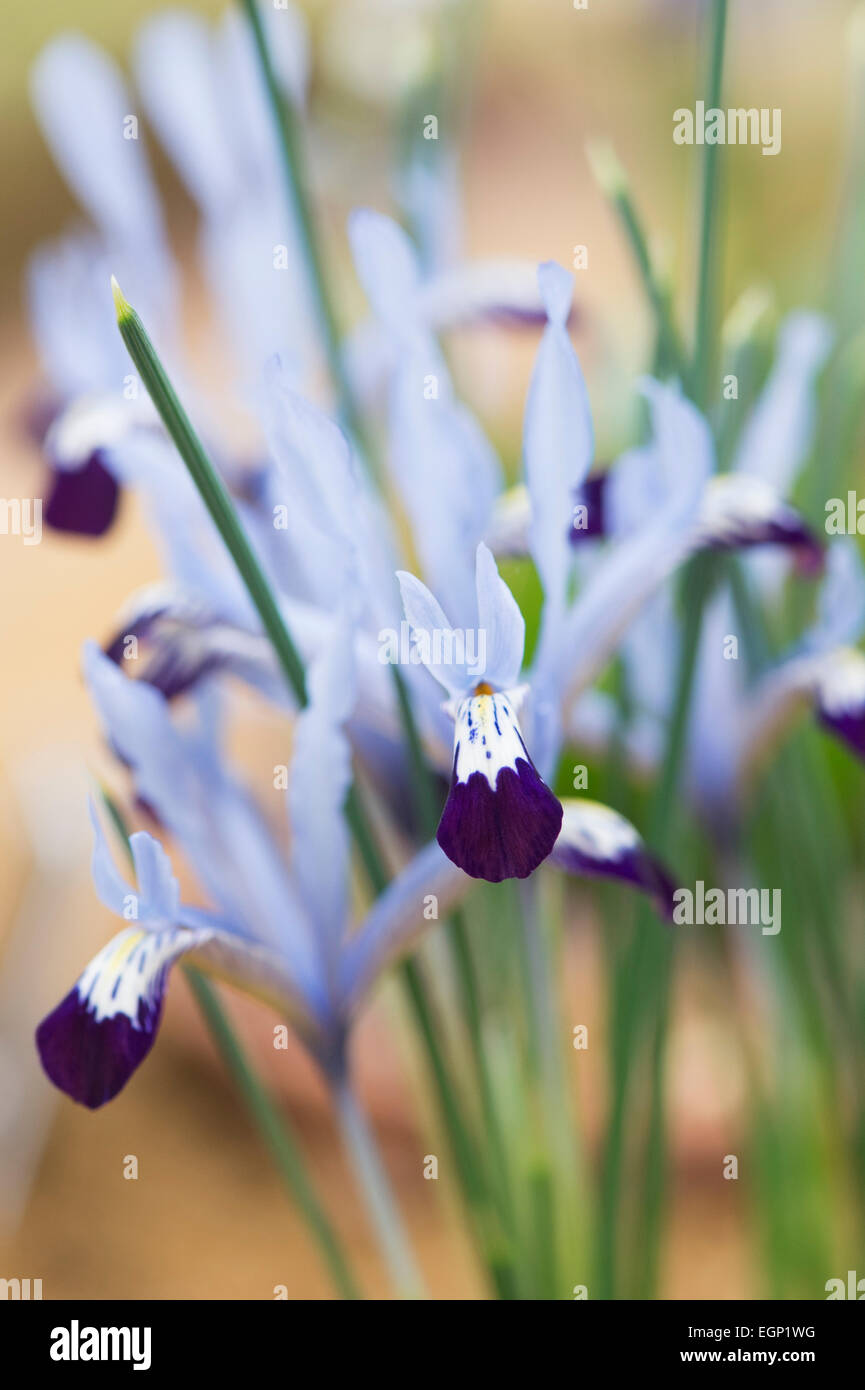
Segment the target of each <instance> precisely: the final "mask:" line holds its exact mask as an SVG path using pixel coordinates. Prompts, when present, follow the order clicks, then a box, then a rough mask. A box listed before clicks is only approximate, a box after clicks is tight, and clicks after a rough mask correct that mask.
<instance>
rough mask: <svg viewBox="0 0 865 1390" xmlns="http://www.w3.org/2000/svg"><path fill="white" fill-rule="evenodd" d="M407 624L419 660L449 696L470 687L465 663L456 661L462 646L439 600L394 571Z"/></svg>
mask: <svg viewBox="0 0 865 1390" xmlns="http://www.w3.org/2000/svg"><path fill="white" fill-rule="evenodd" d="M396 577H397V579H398V580H399V587H400V593H401V594H402V602H403V608H404V610H405V616H406V621H407V622H408V624H409V626H410V628H411V630H412V633H413V634H414V638H415V642H416V649H417V652H418V658H419V660H420V662H421V664H422V665H424V666H425V667H426V668H427V670H428V671H429V673H430V675H432V676H434V677H435V679H436V680H437V681H438V683H439V685H441V686H442V687H443V688H444V689H445V690H446V691H447V692H448V694H449V695H452V696H455V695H462V694H463V693H464V692H465V691H466V690H467V689H468V688H469V685H470V677H469V673H468V667H467V664H466V662H465V659H464V657H465V643H464V641H463V643H462V655H463V659H462V660H459V656H460V649H461V644H460V641H459V637H458V634H457V633H456V632H455V631H454V629H453V628H452V627H451V625H450V623H449V622H448V620H447V618H446V617H445V614H444V611H443V610H442V608H441V605H440V604H439V601H438V599H437V598H436V597H435V596H434V595H433V594H431V593H430V591H429V589H428V588H427V587H426V585H425V584H422V583H421V581H420V580H419V579H416V578H415V576H414V575H413V574H408V573H407V572H406V571H405V570H397V576H396Z"/></svg>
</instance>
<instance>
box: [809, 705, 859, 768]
mask: <svg viewBox="0 0 865 1390" xmlns="http://www.w3.org/2000/svg"><path fill="white" fill-rule="evenodd" d="M817 717H818V719H819V721H820V723H821V724H822V725H823V727H824V729H827V730H828V731H829V733H831V734H834V735H835V737H836V738H839V739H840V740H841V742H842V743H846V745H847V747H848V748H851V749H852V750H853V752H854V753H855V754H856V756H857V758H862V759H863V760H865V708H861V709H855V708H848V709H844V710H840V711H839V712H838V713H835V714H833V713H830V712H829V710H826V709H820V710H819V711H818V715H817Z"/></svg>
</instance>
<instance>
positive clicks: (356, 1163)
mask: <svg viewBox="0 0 865 1390" xmlns="http://www.w3.org/2000/svg"><path fill="white" fill-rule="evenodd" d="M333 1099H334V1104H335V1106H336V1113H337V1118H338V1119H339V1125H340V1129H341V1131H342V1137H343V1142H344V1144H345V1147H346V1150H347V1151H348V1153H349V1154H350V1155H351V1159H352V1165H353V1168H354V1173H355V1176H356V1178H357V1180H358V1185H359V1187H360V1190H361V1193H362V1195H363V1199H364V1201H365V1203H366V1208H367V1212H368V1214H369V1218H370V1221H371V1222H372V1225H373V1228H374V1230H375V1231H376V1233H377V1235H378V1242H379V1246H380V1248H381V1250H382V1252H383V1253H384V1256H385V1259H386V1260H387V1264H388V1269H389V1270H390V1274H391V1278H392V1280H393V1283H394V1287H395V1288H396V1289H397V1290H398V1291H399V1292H400V1293H401V1295H402V1296H403V1297H404V1298H425V1297H426V1291H425V1289H424V1285H423V1280H422V1278H421V1274H420V1271H419V1270H418V1268H417V1266H416V1264H415V1261H414V1257H413V1255H412V1253H411V1248H410V1246H409V1243H408V1240H407V1239H406V1235H405V1232H404V1230H403V1227H402V1222H401V1220H400V1216H399V1212H398V1211H397V1208H396V1205H395V1203H394V1201H393V1197H392V1195H391V1190H390V1185H389V1183H388V1179H387V1175H386V1173H385V1171H384V1168H383V1166H382V1162H381V1158H380V1157H379V1153H378V1149H377V1148H376V1144H375V1140H374V1139H373V1136H372V1134H371V1132H370V1129H369V1126H368V1124H367V1121H366V1117H365V1116H364V1114H363V1112H362V1110H361V1109H360V1107H359V1106H358V1104H357V1101H356V1100H355V1097H354V1093H353V1091H352V1089H351V1087H350V1086H349V1084H348V1082H346V1081H343V1082H337V1083H335V1084H334V1086H333Z"/></svg>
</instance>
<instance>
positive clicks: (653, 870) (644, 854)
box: [555, 845, 676, 921]
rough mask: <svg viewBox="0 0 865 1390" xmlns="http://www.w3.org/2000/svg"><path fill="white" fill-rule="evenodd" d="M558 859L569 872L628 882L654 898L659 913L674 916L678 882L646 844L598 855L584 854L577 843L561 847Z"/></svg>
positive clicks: (670, 917)
mask: <svg viewBox="0 0 865 1390" xmlns="http://www.w3.org/2000/svg"><path fill="white" fill-rule="evenodd" d="M555 861H556V863H557V864H559V865H560V867H561V868H563V869H565V870H566V871H567V872H568V873H571V874H576V875H577V876H578V877H580V878H602V879H611V880H613V881H615V882H618V883H628V884H630V885H631V887H633V888H639V889H640V890H641V891H642V892H644V893H648V895H649V897H651V898H653V899H654V901H655V905H656V907H657V909H658V914H659V915H660V916H661V917H664V918H666V920H667V921H672V920H673V907H674V905H675V904H674V902H673V894H674V893H675V891H676V885H675V883H674V881H673V879H672V878H671V877H670V875H669V874H668V873H667V871H666V869H665V868H664V866H663V865H662V864H661V863H659V861H658V860H657V859H655V858H653V856H652V855H651V854H650V853H649V852H648V850H646V848H645V847H644V846H643V845H640V846H639V847H635V848H634V849H633V850H629V851H627V852H626V853H625V854H623V855H622V856H621V857H620V858H618V859H608V860H604V859H597V858H593V857H592V856H591V855H589V854H584V853H583V852H582V851H581V850H579V849H577V848H576V846H574V845H568V846H566V847H564V848H563V849H562V850H561V851H559V850H557V851H556V854H555Z"/></svg>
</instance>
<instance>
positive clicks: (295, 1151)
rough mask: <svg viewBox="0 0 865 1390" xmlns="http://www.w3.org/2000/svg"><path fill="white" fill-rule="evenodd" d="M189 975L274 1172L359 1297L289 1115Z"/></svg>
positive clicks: (339, 1283) (345, 1292)
mask: <svg viewBox="0 0 865 1390" xmlns="http://www.w3.org/2000/svg"><path fill="white" fill-rule="evenodd" d="M185 974H186V978H187V979H188V981H189V985H190V988H191V989H192V993H193V995H194V997H195V999H196V1002H197V1003H198V1007H199V1008H200V1009H201V1012H202V1014H203V1016H204V1020H205V1022H206V1023H207V1026H208V1028H209V1029H210V1033H211V1036H212V1037H213V1040H214V1042H215V1043H216V1046H217V1047H218V1049H219V1052H220V1055H221V1057H222V1059H223V1061H224V1062H225V1065H226V1067H227V1068H228V1071H229V1072H230V1073H231V1075H232V1076H233V1077H234V1080H235V1082H236V1083H237V1087H238V1089H239V1091H240V1093H241V1095H242V1096H243V1098H244V1101H245V1102H246V1105H247V1107H248V1109H249V1112H250V1114H251V1116H252V1118H253V1120H254V1121H255V1123H256V1125H257V1126H258V1129H259V1132H260V1133H261V1135H262V1137H263V1138H264V1141H265V1143H266V1144H267V1146H268V1148H269V1149H270V1153H271V1157H272V1158H273V1161H274V1164H275V1165H276V1169H277V1171H278V1173H279V1174H280V1176H281V1177H282V1179H283V1181H284V1182H285V1185H286V1187H287V1188H288V1190H289V1192H290V1193H291V1195H292V1197H293V1198H294V1200H295V1202H296V1203H297V1205H298V1208H299V1209H300V1211H301V1213H302V1214H303V1216H304V1218H305V1220H306V1222H307V1224H308V1226H309V1227H310V1230H311V1231H312V1233H313V1235H314V1236H315V1238H316V1240H317V1242H318V1245H319V1247H320V1249H321V1252H322V1254H323V1255H324V1258H325V1260H326V1261H327V1265H328V1268H329V1270H330V1273H331V1277H332V1279H333V1282H334V1284H335V1285H336V1287H337V1288H338V1289H339V1291H340V1293H341V1294H342V1296H343V1298H348V1299H356V1298H360V1297H361V1295H360V1293H359V1291H358V1287H357V1284H356V1283H355V1280H354V1276H353V1275H352V1273H351V1271H350V1269H349V1267H348V1264H347V1262H346V1259H345V1256H344V1254H343V1252H342V1247H341V1245H340V1243H339V1240H338V1238H337V1236H336V1233H335V1231H334V1229H333V1227H332V1226H331V1224H330V1221H329V1220H328V1217H327V1215H326V1213H325V1210H324V1208H323V1207H322V1206H321V1203H320V1202H319V1200H318V1198H317V1196H316V1194H315V1191H314V1189H313V1187H312V1184H311V1182H310V1180H309V1177H308V1174H307V1171H306V1166H305V1164H304V1161H303V1158H302V1156H301V1153H300V1148H299V1146H298V1144H297V1140H296V1139H295V1137H294V1135H293V1134H292V1132H291V1129H290V1128H289V1125H288V1122H287V1120H286V1118H285V1116H284V1115H282V1114H281V1113H280V1112H279V1111H278V1110H277V1108H276V1106H275V1105H274V1103H273V1101H272V1099H271V1097H270V1095H269V1094H268V1092H267V1090H266V1089H265V1087H264V1086H263V1085H262V1082H261V1079H260V1078H259V1076H258V1075H257V1073H256V1072H255V1071H254V1069H253V1068H252V1066H251V1065H250V1062H249V1059H248V1058H247V1056H246V1053H245V1052H244V1050H243V1048H242V1047H241V1045H240V1042H239V1040H238V1037H237V1034H236V1033H235V1032H234V1029H233V1028H232V1027H231V1024H230V1023H229V1021H228V1016H227V1015H226V1013H225V1011H224V1009H223V1008H222V1005H221V1004H220V1002H219V997H218V995H217V993H216V991H215V990H214V988H213V986H212V985H211V984H210V982H209V980H207V979H206V978H205V976H204V975H202V974H201V972H200V971H198V970H194V969H193V968H192V967H191V966H188V967H187V968H186V971H185Z"/></svg>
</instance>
